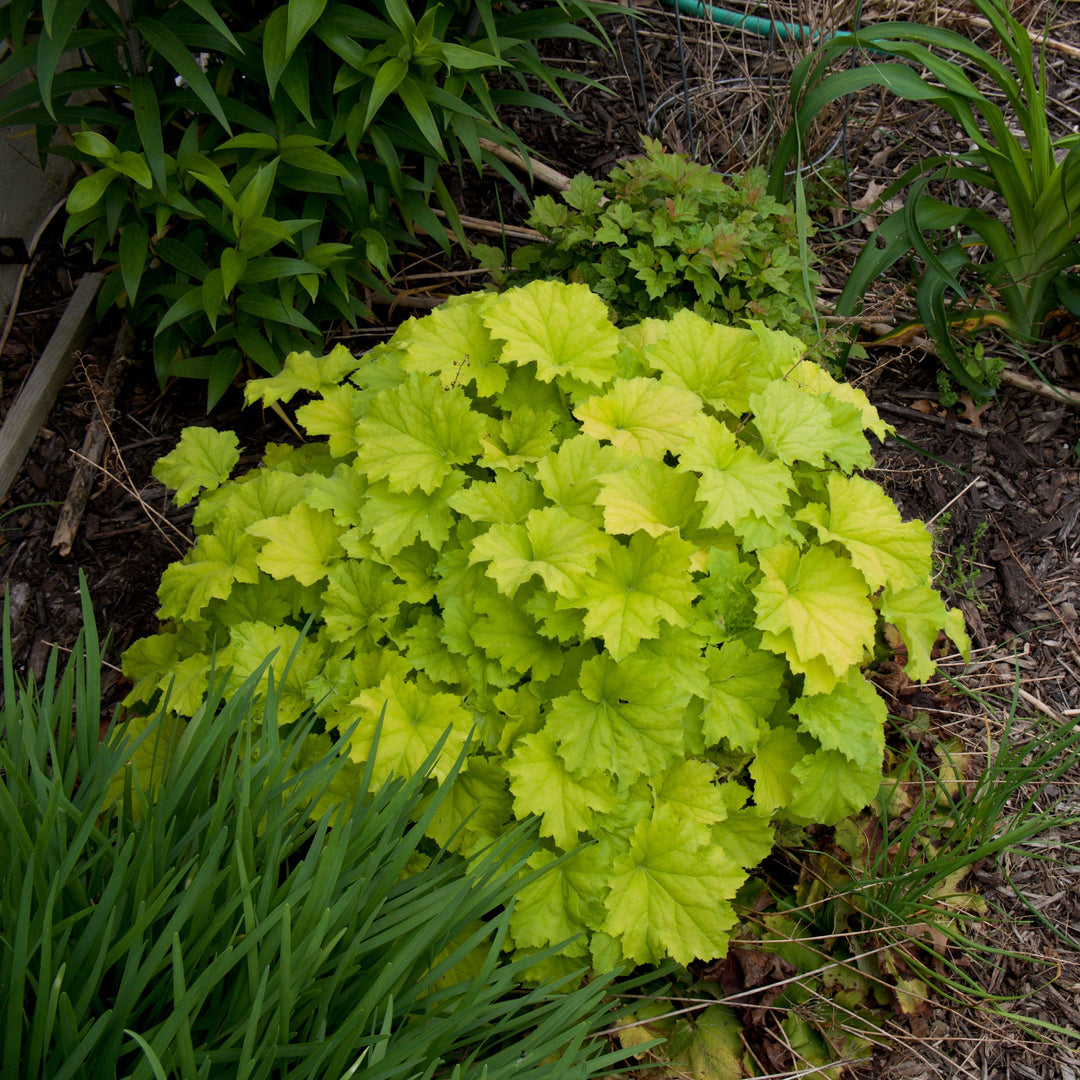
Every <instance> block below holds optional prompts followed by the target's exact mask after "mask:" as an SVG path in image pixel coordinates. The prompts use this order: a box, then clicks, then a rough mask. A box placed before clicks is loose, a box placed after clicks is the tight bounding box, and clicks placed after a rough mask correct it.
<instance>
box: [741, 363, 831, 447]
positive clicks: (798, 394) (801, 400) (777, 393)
mask: <svg viewBox="0 0 1080 1080" xmlns="http://www.w3.org/2000/svg"><path fill="white" fill-rule="evenodd" d="M750 407H751V409H753V411H754V426H755V427H756V428H757V430H758V433H759V434H760V435H761V438H762V441H763V442H764V444H765V450H766V451H767V452H768V453H769V454H772V455H773V456H774V457H777V458H779V459H780V460H781V461H782V462H784V464H785V465H791V464H793V463H794V462H796V461H806V462H809V464H811V465H815V466H817V467H819V468H820V467H821V466H822V465H824V464H825V455H826V454H828V453H829V451H830V450H831V448H832V444H833V441H834V439H835V437H836V435H835V432H834V431H833V422H832V414H831V413H830V412H829V410H828V408H827V407H826V406H825V404H824V403H823V402H821V401H819V400H818V399H817V398H815V397H813V396H812V395H810V394H808V393H806V392H805V391H804V390H801V389H800V388H799V387H798V386H796V385H795V383H793V382H788V381H786V380H777V381H776V382H772V383H769V385H768V386H767V387H765V389H764V390H762V391H761V392H760V393H757V394H753V395H751V397H750Z"/></svg>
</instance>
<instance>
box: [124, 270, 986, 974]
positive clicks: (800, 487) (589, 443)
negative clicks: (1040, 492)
mask: <svg viewBox="0 0 1080 1080" xmlns="http://www.w3.org/2000/svg"><path fill="white" fill-rule="evenodd" d="M313 370H316V368H315V367H314V366H313V365H312V358H311V357H309V356H291V357H289V359H288V360H287V361H286V364H285V367H284V369H283V371H282V373H281V374H280V375H277V376H275V377H274V378H270V379H262V380H259V381H257V382H253V383H250V384H249V386H248V391H247V394H248V399H249V400H250V401H258V400H265V401H276V400H282V401H288V400H289V399H291V398H292V396H293V395H294V393H295V391H296V390H298V389H300V387H301V386H303V385H304V382H303V376H304V373H305V372H311V371H313ZM318 370H321V371H326V370H334V371H336V372H337V373H338V374H339V375H340V383H339V384H335V385H333V386H327V385H326V383H325V380H324V379H322V378H321V376H320V377H319V378H318V380H317V381H314V380H313V382H312V384H311V386H310V390H311V391H312V395H313V396H312V400H311V401H310V402H309V403H307V404H304V405H303V406H302V407H301V408H299V409H298V411H297V419H298V422H299V423H300V424H301V426H303V427H306V428H307V430H308V432H309V433H310V434H311V435H313V436H317V437H318V441H314V442H310V443H307V444H305V445H303V446H300V447H296V448H289V447H282V446H275V447H271V448H270V449H269V450H268V451H267V454H266V457H265V460H264V464H263V465H262V466H261V467H259V468H257V469H255V470H253V471H251V472H248V473H246V474H245V475H242V476H239V477H237V478H235V479H230V478H229V476H230V473H231V471H232V469H233V467H234V465H235V462H236V451H235V440H234V439H233V438H232V437H231V436H229V435H225V434H221V435H210V434H208V433H202V434H201V435H200V436H199V437H198V439H195V438H194V437H192V436H186V437H185V440H184V441H183V442H182V443H181V445H180V447H178V449H177V450H176V451H174V452H173V453H172V454H170V455H168V457H167V458H166V459H164V460H163V461H162V463H161V464H160V465H159V468H158V473H159V475H161V476H162V477H163V478H165V479H167V480H168V482H170V483H172V484H173V485H174V486H176V487H177V488H178V489H179V490H180V491H181V492H183V494H184V495H185V496H186V495H188V494H190V492H191V490H192V485H193V484H194V485H197V486H199V487H202V488H204V489H205V490H204V491H203V494H202V495H201V497H200V499H199V505H198V508H197V510H196V515H195V526H196V530H197V532H198V533H199V539H198V542H197V543H196V545H195V547H193V548H192V550H191V552H190V553H189V554H188V555H187V556H186V557H185V559H184V560H183V561H182V562H181V563H180V564H178V565H177V566H175V567H172V568H170V569H169V570H168V571H167V572H166V574H165V576H164V578H163V580H162V585H161V590H160V599H161V603H162V616H163V618H168V619H169V620H170V621H169V622H167V623H166V624H165V625H164V626H163V629H162V633H161V635H159V636H158V637H155V638H149V639H144V640H143V641H140V642H137V643H136V644H135V645H134V646H133V647H132V648H131V649H130V650H129V651H128V653H127V655H126V657H125V661H124V667H125V671H126V672H127V674H128V675H129V676H130V677H131V678H132V679H133V680H134V681H135V684H136V685H135V689H134V690H133V691H132V694H131V700H132V701H149V700H151V699H152V698H153V697H154V696H155V695H156V694H158V693H162V694H164V693H165V692H166V691H167V690H168V687H169V685H170V683H171V682H172V681H173V680H174V679H175V680H176V682H177V683H178V684H179V685H180V686H186V685H187V684H188V683H190V681H191V678H192V670H191V668H192V664H193V661H194V662H195V663H199V664H202V665H205V666H208V665H209V662H210V656H211V653H213V656H214V663H215V664H216V666H217V667H218V668H219V669H220V668H223V667H227V666H230V665H231V666H233V667H234V668H235V675H234V678H235V679H236V680H237V682H239V680H240V679H241V678H242V676H243V673H244V671H245V669H246V667H247V666H248V665H249V663H251V662H252V661H253V660H254V658H255V656H256V654H257V653H258V655H259V657H261V656H263V655H265V651H266V650H269V649H270V648H273V647H275V646H276V647H278V649H279V650H280V651H279V653H278V658H277V660H276V661H275V664H274V671H275V677H276V678H277V679H278V680H284V692H283V694H282V697H281V702H282V703H281V706H280V709H281V713H282V715H281V717H280V718H281V719H282V720H283V721H288V720H291V719H293V718H294V717H295V716H296V715H298V714H299V711H300V710H301V708H302V707H303V706H305V705H309V706H314V707H315V708H316V709H317V710H318V712H319V715H320V716H321V717H322V718H323V720H324V721H325V726H326V729H327V731H330V732H334V731H338V732H341V731H345V730H350V731H351V734H350V736H349V738H350V740H351V745H350V755H351V757H352V759H353V761H354V762H355V763H356V767H357V768H359V767H360V765H361V764H362V763H363V762H365V761H366V759H367V758H368V756H369V755H370V753H371V748H372V745H373V740H374V738H375V735H376V729H377V727H378V723H379V718H380V714H382V730H381V733H380V735H379V743H378V759H377V762H376V766H375V776H376V778H377V779H382V778H385V777H387V776H389V775H390V774H391V773H397V774H402V773H408V772H410V771H411V770H412V769H414V768H415V767H416V764H417V763H418V762H420V761H422V760H423V759H424V757H425V755H426V754H427V753H428V752H429V751H430V749H431V748H432V747H433V746H434V745H435V743H436V741H437V740H438V739H439V738H440V736H442V735H443V733H444V732H445V731H446V730H447V729H448V728H449V729H450V736H449V738H448V740H447V742H446V745H445V748H444V751H443V757H444V759H445V760H444V762H443V763H442V765H444V766H446V767H449V765H450V764H451V763H452V762H453V760H454V758H455V756H456V755H457V754H458V752H459V751H460V749H461V747H462V746H464V745H465V741H466V739H467V738H468V737H469V735H470V733H472V737H473V741H472V743H471V749H470V752H469V757H468V761H467V765H466V768H465V770H464V772H463V774H462V777H461V781H460V783H459V785H458V787H457V789H456V791H455V797H454V799H453V800H450V801H448V802H447V804H446V807H445V808H444V810H443V811H442V812H441V813H440V815H439V817H438V818H436V819H435V820H434V821H433V823H432V825H431V830H430V831H431V834H432V836H433V838H434V839H436V840H437V841H438V842H439V843H442V844H444V845H449V846H450V847H451V848H454V849H457V850H460V851H463V852H472V851H474V850H476V849H477V848H479V847H481V846H483V845H484V844H485V843H488V842H490V840H491V839H492V838H494V837H495V836H498V835H499V834H500V833H501V832H502V831H503V830H505V828H506V827H507V826H509V825H510V824H511V823H512V822H513V821H514V820H515V819H518V818H524V817H527V816H529V815H537V816H538V817H539V818H540V820H541V832H542V835H543V836H544V837H545V838H546V839H545V844H546V848H545V850H544V851H543V852H542V853H541V854H540V855H539V856H537V859H539V861H540V862H543V863H547V862H551V861H554V860H555V859H556V858H557V857H558V856H560V855H563V854H569V853H573V854H571V857H570V858H568V859H566V860H565V861H563V862H561V863H560V864H559V866H558V867H557V868H556V871H555V872H554V873H553V874H552V875H551V876H550V877H548V878H545V879H544V887H543V888H531V887H530V888H526V889H525V890H524V891H523V892H522V894H521V896H520V897H519V902H518V905H517V908H516V909H515V912H514V916H513V919H512V922H511V927H512V933H513V935H514V942H513V944H514V945H515V946H516V947H517V948H519V949H524V950H529V949H535V948H540V947H543V946H545V945H548V944H553V943H559V942H563V941H565V940H567V939H571V938H572V939H573V941H572V942H571V944H570V945H568V946H567V948H566V950H565V956H566V958H567V962H574V963H577V962H580V958H582V957H588V958H590V959H591V962H592V964H593V965H594V966H595V967H596V968H598V969H605V970H606V969H610V968H611V967H613V966H615V965H617V964H618V963H620V962H622V961H624V960H629V961H633V962H636V963H646V962H654V961H658V960H661V959H662V958H664V957H672V958H674V959H675V960H677V961H679V962H682V963H686V962H688V961H690V960H692V959H695V958H699V957H700V958H709V957H713V956H716V955H721V954H723V952H724V951H725V948H726V944H727V937H728V933H729V931H730V930H731V928H732V927H733V925H734V923H735V915H734V912H733V910H732V908H731V905H730V900H731V899H732V898H733V897H734V895H735V893H736V891H737V889H738V888H739V886H740V885H741V883H742V882H743V881H744V880H745V878H746V874H747V870H748V869H749V868H752V867H753V866H755V865H756V864H757V863H758V862H760V861H761V860H762V859H763V858H764V857H765V856H766V855H767V854H768V852H769V850H770V848H771V845H772V840H773V830H774V825H775V823H776V822H777V821H778V820H788V821H794V822H796V823H808V822H822V823H826V824H828V823H834V822H836V821H838V820H839V819H841V818H843V817H844V816H846V815H849V814H851V813H854V812H855V811H858V810H859V809H861V808H862V807H863V806H864V805H866V804H867V803H868V802H869V801H870V800H871V799H872V798H873V797H874V795H875V793H876V791H877V788H878V784H879V780H880V769H881V760H882V752H883V746H884V740H883V728H884V722H885V706H884V704H883V702H882V701H881V699H880V698H879V697H878V695H877V693H876V692H875V690H874V688H873V687H872V686H871V685H870V684H869V683H868V682H867V681H866V679H865V678H864V676H863V674H862V669H863V667H865V665H866V664H867V663H868V662H869V661H870V660H871V659H872V656H873V652H874V650H875V648H876V647H877V646H878V644H879V643H880V641H881V634H880V631H881V625H882V622H883V620H884V619H887V620H889V621H891V622H893V623H894V624H895V625H896V627H897V629H898V630H899V632H900V634H901V635H902V636H903V638H904V640H905V642H906V644H907V648H908V655H909V657H910V660H909V671H910V672H911V674H912V675H913V676H915V677H916V678H922V677H925V676H927V675H928V674H929V673H930V672H931V671H932V669H933V661H932V659H931V650H932V647H933V644H934V640H935V638H936V636H937V633H938V631H939V629H941V628H945V629H946V630H947V631H948V632H949V634H950V636H951V637H952V638H953V640H954V641H958V642H963V640H964V639H965V635H964V632H963V625H962V622H961V620H960V618H959V616H958V615H957V614H956V613H955V612H950V611H947V610H946V608H945V605H944V604H943V602H942V601H941V599H940V598H939V597H938V596H937V595H936V593H934V592H933V591H932V589H931V588H930V586H929V573H930V537H929V535H928V533H927V532H926V529H925V528H924V526H923V525H922V523H921V522H917V521H914V522H906V523H905V522H903V521H902V520H901V519H900V515H899V513H898V511H897V510H896V508H895V507H894V506H893V505H892V503H891V502H890V501H889V499H888V498H887V497H886V496H885V495H884V493H883V492H882V491H881V490H880V489H879V488H878V487H877V486H876V485H874V484H872V483H870V482H869V481H867V480H864V479H861V478H859V477H856V476H854V475H852V473H853V470H854V469H856V468H858V467H861V466H867V465H869V464H870V463H871V458H870V450H869V445H868V443H867V441H866V438H865V436H864V434H863V431H864V429H866V428H869V429H870V430H872V431H874V432H875V433H877V434H878V435H882V434H884V431H885V426H884V424H882V422H881V421H880V420H879V418H878V417H877V415H876V413H875V412H874V410H873V409H872V407H871V406H870V405H869V403H868V402H867V401H866V399H865V396H864V395H863V394H861V392H859V391H857V390H854V389H853V388H851V387H849V386H844V385H842V384H839V383H836V382H835V381H834V380H833V379H832V378H831V377H830V376H829V375H828V374H827V373H826V372H824V371H823V370H822V369H821V368H819V367H817V366H816V365H814V364H813V363H812V362H811V361H809V360H807V359H806V358H805V357H804V346H803V344H802V343H801V342H799V341H797V340H796V339H794V338H792V337H789V336H788V335H786V334H783V333H780V332H775V331H769V330H766V329H764V328H763V327H760V326H754V327H751V328H749V329H738V328H733V327H726V326H716V325H712V324H710V323H708V322H706V321H705V320H704V319H702V318H699V317H698V316H696V315H692V314H690V313H683V314H680V315H679V316H677V317H676V318H675V319H673V320H671V321H669V322H664V321H658V320H646V321H645V322H644V323H641V324H639V325H637V326H634V327H631V328H627V329H625V330H622V331H619V330H617V329H616V328H615V327H614V326H612V325H611V324H610V322H609V321H608V318H607V314H606V309H605V305H604V304H603V302H602V301H601V300H599V299H598V298H597V297H595V296H594V295H592V294H591V293H590V292H589V291H588V290H587V289H586V288H585V287H584V286H576V285H562V284H553V283H546V282H534V283H532V284H530V285H529V286H527V287H525V288H523V289H518V290H511V291H508V292H506V293H504V294H502V295H499V296H495V295H491V294H473V295H470V296H466V297H462V298H459V299H456V300H454V301H452V302H450V303H448V304H446V305H445V306H444V307H443V308H442V309H440V310H439V311H437V312H435V313H434V314H432V315H430V316H427V317H425V318H423V319H419V320H410V321H409V322H407V323H406V324H405V325H404V326H402V327H401V328H400V329H399V330H398V332H397V333H396V334H395V336H394V338H393V339H392V340H391V341H390V342H388V343H387V344H386V345H383V346H379V347H378V348H376V349H375V350H373V351H372V352H371V353H369V354H368V355H366V356H364V357H359V358H351V357H350V356H349V354H348V353H347V352H346V351H345V350H344V349H343V348H340V347H339V348H338V349H336V350H335V351H334V352H333V353H332V354H331V356H330V358H328V359H327V360H326V361H324V362H323V364H322V365H321V366H320V367H319V368H318ZM215 454H216V457H215ZM189 459H190V464H191V466H192V468H193V471H192V472H191V473H190V474H189V472H188V464H189ZM211 460H215V461H216V462H217V467H216V469H215V468H212V467H211V466H210V464H209V463H210V462H211ZM189 475H190V477H192V479H189ZM309 619H311V620H312V625H311V627H310V628H309V630H308V633H307V634H306V636H302V635H301V634H300V633H299V630H300V628H302V627H303V626H304V625H305V623H306V622H307V621H308V620H309ZM260 650H261V651H260ZM174 700H175V699H174ZM184 700H185V701H190V700H193V698H192V696H191V695H187V696H186V697H185V699H184ZM384 708H385V713H383V710H384ZM181 711H183V710H182V707H181ZM440 767H442V766H437V767H436V770H435V771H436V774H438V772H439V768H440ZM588 841H592V844H591V846H586V847H581V845H582V844H584V843H586V842H588ZM534 861H535V860H534ZM552 882H554V883H555V884H554V885H552V884H551V883H552Z"/></svg>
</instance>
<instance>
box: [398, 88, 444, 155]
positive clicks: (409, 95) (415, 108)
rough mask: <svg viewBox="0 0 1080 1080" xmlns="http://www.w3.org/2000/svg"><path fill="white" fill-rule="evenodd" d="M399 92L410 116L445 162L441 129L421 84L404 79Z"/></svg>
mask: <svg viewBox="0 0 1080 1080" xmlns="http://www.w3.org/2000/svg"><path fill="white" fill-rule="evenodd" d="M397 91H398V96H399V97H400V98H401V100H402V101H403V102H404V104H405V108H406V109H407V110H408V112H409V115H410V116H411V117H412V118H413V121H414V123H415V124H416V126H417V127H418V128H419V129H420V132H421V134H422V135H423V136H424V138H425V139H426V140H427V141H428V143H429V144H430V145H431V147H432V149H433V150H435V151H436V153H438V154H439V156H440V157H441V158H442V159H443V160H445V159H446V147H445V146H443V141H442V137H441V136H440V135H439V127H438V125H437V124H436V123H435V117H434V116H433V115H432V112H431V106H430V105H428V103H427V99H426V98H425V97H424V92H423V90H422V89H421V87H420V84H419V83H417V82H416V80H415V79H411V78H409V79H402V80H401V83H400V84H399V86H398V88H397Z"/></svg>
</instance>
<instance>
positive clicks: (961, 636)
mask: <svg viewBox="0 0 1080 1080" xmlns="http://www.w3.org/2000/svg"><path fill="white" fill-rule="evenodd" d="M881 616H882V618H883V619H884V620H885V621H886V622H890V623H892V624H893V626H895V627H896V629H897V630H899V631H900V634H901V636H902V637H903V639H904V644H905V645H906V646H907V650H908V660H907V673H908V675H910V676H911V678H912V679H920V680H921V679H929V678H930V677H931V676H932V675H933V674H934V672H935V671H936V670H937V664H935V663H934V660H933V657H932V656H931V653H932V651H933V648H934V643H935V642H936V641H937V636H938V632H939V631H941V630H947V631H948V633H949V637H950V638H952V640H953V641H955V642H956V644H957V645H958V646H959V647H960V651H961V654H962V655H963V656H964V658H965V659H966V658H967V657H968V656H970V654H971V642H970V640H969V639H968V635H967V631H966V630H965V629H964V620H963V616H962V615H960V614H959V612H956V611H947V610H946V607H945V601H944V600H942V599H941V597H940V596H939V595H938V594H937V593H936V592H934V590H933V589H931V588H930V586H929V585H916V586H915V587H914V588H911V589H903V590H900V591H894V590H892V589H886V590H885V591H884V592H883V593H882V595H881Z"/></svg>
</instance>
